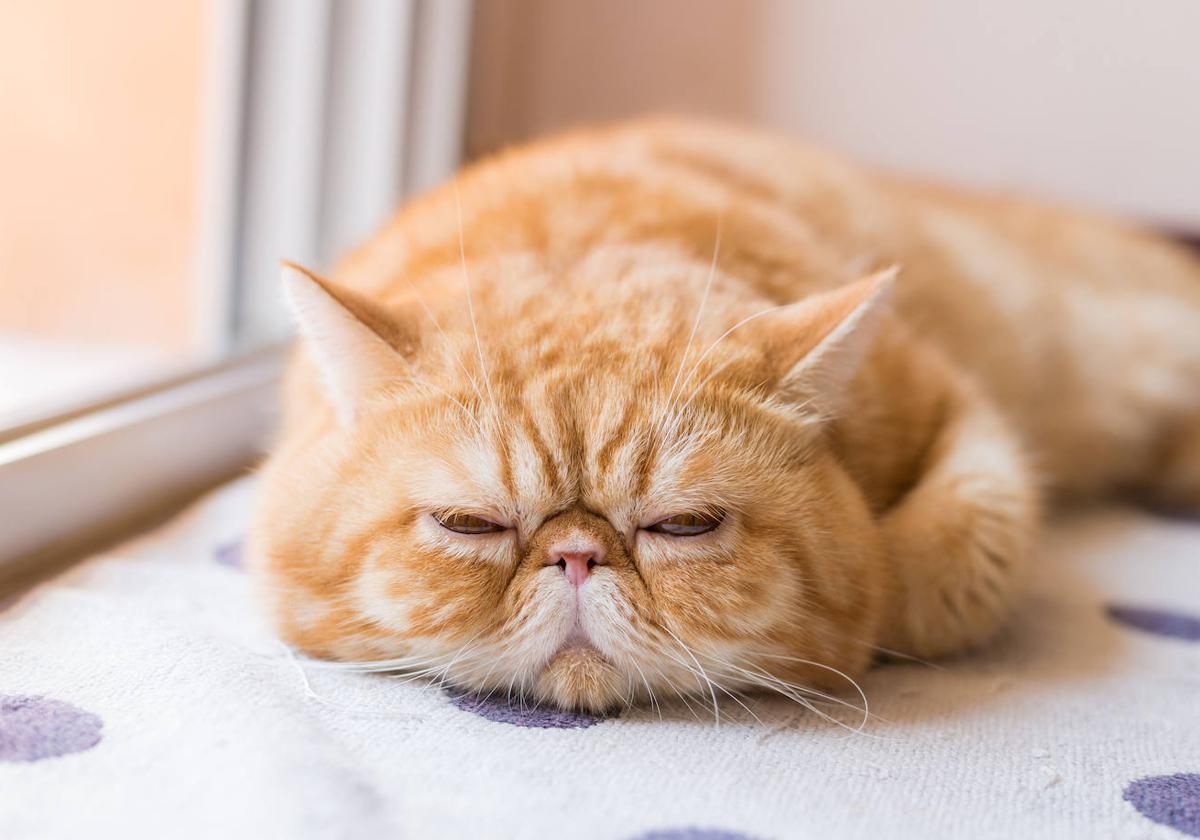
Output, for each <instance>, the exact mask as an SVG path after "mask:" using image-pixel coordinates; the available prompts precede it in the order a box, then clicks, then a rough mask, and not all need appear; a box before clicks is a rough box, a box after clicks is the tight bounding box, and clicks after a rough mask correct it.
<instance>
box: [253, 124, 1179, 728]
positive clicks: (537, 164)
mask: <svg viewBox="0 0 1200 840" xmlns="http://www.w3.org/2000/svg"><path fill="white" fill-rule="evenodd" d="M893 265H894V266H898V267H899V271H900V273H899V276H898V278H897V279H893V276H892V274H891V273H889V272H888V271H886V269H887V268H888V267H889V266H893ZM893 286H894V290H893ZM287 288H288V291H289V296H290V300H291V301H292V304H293V306H294V307H295V309H296V312H297V315H298V318H299V322H300V325H301V330H302V332H303V334H304V336H305V340H304V341H302V342H301V344H300V346H299V348H298V349H297V353H296V358H295V361H294V364H293V366H292V368H291V371H290V374H289V376H288V381H287V385H286V417H285V423H284V427H283V429H282V432H281V435H280V438H279V441H278V443H277V445H276V447H275V450H274V452H273V454H272V455H271V457H270V459H269V460H268V462H267V464H266V466H265V468H264V471H263V480H262V491H261V501H260V505H259V509H258V511H257V515H256V521H255V526H254V529H253V534H252V545H251V548H252V551H251V554H252V558H253V563H254V567H255V570H256V575H257V579H258V582H259V584H260V587H261V589H262V592H263V595H264V597H265V598H266V599H267V600H268V602H269V604H270V605H271V610H272V614H273V616H274V618H275V620H276V621H277V623H278V626H279V628H280V632H281V633H282V635H283V637H284V638H285V639H286V640H288V641H289V642H290V643H292V644H294V645H296V646H297V647H299V648H301V649H302V650H304V651H306V652H308V653H309V654H311V655H314V656H319V657H326V658H330V659H338V660H347V661H356V662H380V663H383V664H382V665H381V666H380V667H384V666H385V665H388V666H395V667H396V668H398V669H402V670H408V671H412V672H415V673H424V674H432V675H439V676H441V677H443V678H444V679H446V680H448V681H450V682H452V683H455V684H458V685H460V686H463V687H465V688H468V689H477V690H480V691H484V692H487V691H499V692H501V693H504V692H512V693H520V694H522V695H523V696H526V697H529V698H533V699H537V700H541V701H545V702H551V703H555V704H559V705H562V706H566V707H581V708H588V709H603V708H606V707H609V706H612V705H615V704H619V703H622V702H642V701H646V700H649V699H651V698H653V697H656V696H658V697H661V696H667V697H670V696H673V695H674V693H676V692H678V693H683V694H688V695H696V694H699V695H703V696H705V697H708V696H709V695H712V697H713V698H716V697H717V696H719V693H720V692H721V691H722V690H728V691H730V692H737V691H742V690H747V689H754V688H765V689H769V690H780V691H784V692H785V693H786V692H788V691H792V692H795V691H798V690H799V689H797V688H795V687H800V688H801V689H804V690H808V689H812V690H822V691H824V690H828V689H831V688H834V689H840V688H843V687H845V680H846V679H847V678H850V677H853V676H854V675H855V674H857V673H859V672H861V671H862V670H863V669H864V668H866V667H867V666H868V665H869V664H870V662H871V661H872V659H873V658H874V655H875V653H876V652H877V651H878V650H879V649H880V648H885V649H889V650H893V651H896V652H899V653H904V654H911V655H916V656H936V655H941V654H947V653H952V652H956V651H959V650H963V649H966V648H969V647H971V646H973V645H976V644H979V643H981V642H983V641H985V640H986V639H988V638H989V637H990V636H991V635H992V634H993V633H994V632H995V631H996V629H997V628H998V627H999V626H1000V625H1001V623H1002V621H1003V619H1004V617H1005V615H1006V614H1007V612H1008V610H1009V608H1010V606H1011V604H1012V603H1013V601H1014V599H1015V598H1016V597H1017V595H1018V594H1019V592H1020V585H1021V580H1022V578H1023V575H1024V571H1025V570H1026V568H1027V566H1028V563H1029V562H1030V557H1031V550H1032V547H1033V546H1034V541H1035V538H1036V528H1037V522H1038V520H1039V518H1040V513H1041V505H1042V501H1041V500H1042V499H1043V498H1046V499H1054V498H1060V497H1065V496H1091V495H1095V494H1098V493H1102V492H1110V491H1113V490H1117V489H1127V488H1134V489H1138V490H1141V491H1146V492H1152V493H1156V494H1158V495H1159V496H1160V497H1161V498H1163V499H1164V500H1166V501H1169V502H1172V503H1177V504H1181V505H1189V506H1194V505H1195V503H1196V502H1197V501H1200V436H1198V435H1197V430H1198V427H1200V424H1198V423H1197V422H1196V421H1197V417H1198V413H1197V406H1198V403H1200V389H1198V388H1197V387H1196V386H1197V383H1198V382H1200V376H1198V375H1197V374H1198V373H1200V329H1198V327H1200V270H1198V269H1197V266H1196V264H1195V263H1194V262H1192V261H1190V260H1189V259H1188V258H1187V257H1186V256H1185V255H1183V254H1182V253H1181V252H1179V251H1177V250H1175V249H1174V248H1173V247H1172V246H1170V245H1168V244H1166V243H1165V242H1163V241H1160V240H1158V239H1156V238H1154V237H1152V236H1149V235H1146V234H1143V233H1139V232H1137V231H1133V230H1129V229H1126V228H1123V227H1120V226H1118V225H1115V224H1113V223H1110V222H1107V221H1104V220H1097V219H1093V218H1090V217H1087V216H1084V215H1080V214H1077V213H1072V212H1068V211H1063V210H1058V209H1052V208H1047V207H1043V206H1041V205H1037V204H1034V203H1030V202H1025V201H1021V200H1015V199H1004V198H983V197H975V196H971V195H966V194H960V193H954V192H950V191H947V190H941V189H938V188H934V187H930V186H927V185H920V184H915V183H911V182H906V181H901V180H898V179H894V178H890V177H884V176H881V175H878V174H875V173H872V172H869V171H865V170H863V169H860V168H857V167H854V166H852V165H850V164H847V163H845V162H843V161H841V160H840V159H837V158H834V157H832V156H829V155H826V154H824V153H822V152H818V151H815V150H813V149H810V148H807V147H804V146H802V145H799V144H796V143H793V142H791V141H788V140H784V139H781V138H777V137H774V136H771V135H767V134H762V133H757V132H753V131H748V130H744V129H740V128H733V127H728V126H720V125H713V124H707V123H699V122H681V121H670V120H654V121H644V122H639V123H633V124H628V125H621V126H617V127H614V128H610V129H604V130H595V131H585V132H579V133H575V134H572V135H568V136H565V137H561V138H557V139H552V140H549V141H546V142H543V143H540V144H536V145H532V146H529V147H527V148H522V149H518V150H515V151H511V152H508V153H505V154H502V155H500V156H498V157H495V158H493V159H490V160H487V161H484V162H482V163H480V164H478V165H476V166H474V167H471V168H469V169H467V170H466V171H464V172H463V173H462V174H461V175H459V176H458V177H457V178H456V179H455V181H454V182H453V184H451V185H447V186H446V187H444V188H442V189H440V190H438V191H435V192H434V193H432V194H430V195H427V196H424V197H423V198H420V199H418V200H416V201H414V202H412V203H411V204H409V205H408V206H407V207H405V208H404V209H403V210H402V211H401V212H400V213H399V214H398V215H397V216H396V218H395V219H394V220H393V221H392V222H391V223H390V224H388V225H387V226H386V227H385V228H384V229H383V230H382V231H380V232H379V234H378V235H376V236H375V237H374V238H373V239H372V240H371V241H369V242H368V243H367V244H365V245H364V246H363V247H361V248H360V249H359V250H358V251H357V252H355V253H354V254H352V255H351V256H350V257H349V258H348V259H346V260H345V261H344V262H343V263H342V264H341V265H340V266H339V267H338V269H337V271H336V272H335V274H334V279H333V280H332V281H329V280H323V279H321V278H316V277H313V276H311V275H308V274H306V273H303V272H301V271H298V270H295V269H292V270H289V274H288V280H287ZM448 513H462V514H470V515H474V516H477V517H480V518H482V519H485V520H487V521H488V522H493V523H496V524H497V525H499V526H502V527H503V530H500V531H497V532H495V533H487V534H478V535H465V534H459V533H454V532H452V531H449V530H447V529H446V528H445V527H443V526H442V525H440V524H439V520H438V516H444V515H446V514H448ZM687 513H703V514H705V515H712V516H714V517H722V516H723V519H722V520H721V522H720V524H719V525H718V526H717V527H716V528H715V529H714V530H712V531H710V532H708V533H705V534H701V535H698V536H687V537H677V536H670V535H666V534H662V533H656V532H654V531H651V530H648V527H649V526H652V525H654V524H655V523H656V522H658V521H660V520H662V519H666V518H668V517H671V516H674V515H678V514H687ZM563 540H568V541H570V540H574V541H576V542H579V544H586V545H589V546H594V547H596V548H597V550H599V551H601V552H602V553H603V556H604V558H605V562H604V563H603V565H598V566H596V567H595V568H594V570H593V571H592V572H591V574H590V576H589V577H588V578H587V581H586V583H584V584H583V585H582V586H579V587H576V586H573V585H572V584H571V583H570V582H569V581H568V580H567V578H566V577H565V576H564V574H563V573H562V572H561V570H560V567H559V566H556V565H554V561H555V557H554V556H553V555H554V551H557V550H559V549H557V548H554V547H556V546H560V545H561V544H562V541H563ZM572 544H573V543H572ZM552 548H553V551H552ZM796 696H800V697H804V696H808V695H805V694H803V693H801V694H797V695H796Z"/></svg>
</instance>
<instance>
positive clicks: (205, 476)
mask: <svg viewBox="0 0 1200 840" xmlns="http://www.w3.org/2000/svg"><path fill="white" fill-rule="evenodd" d="M210 14H212V16H213V17H212V19H211V23H210V31H211V32H212V38H211V43H210V48H209V68H208V74H209V75H208V78H207V91H206V93H205V98H204V102H203V104H202V107H203V109H204V111H203V118H204V129H203V130H204V136H203V138H202V142H203V145H204V156H203V160H202V164H201V171H200V173H199V175H198V177H200V179H201V189H200V197H199V201H200V219H201V220H200V226H199V231H198V233H197V247H196V252H197V258H196V260H195V270H194V272H193V276H194V296H195V297H194V299H195V301H196V306H197V307H198V312H199V317H200V319H201V329H200V331H199V332H200V339H199V342H198V343H199V346H198V347H197V348H196V349H197V356H198V357H200V358H204V359H209V360H212V359H217V360H218V361H216V362H215V363H214V362H211V361H210V362H208V363H202V364H197V365H194V366H193V367H191V368H190V369H187V370H184V371H180V372H178V373H176V374H175V375H173V376H170V377H167V378H161V379H159V380H157V381H152V382H142V383H139V384H138V385H137V386H136V387H133V388H129V389H126V390H125V391H122V392H118V393H113V394H107V395H103V396H102V397H100V398H93V399H92V400H91V401H90V402H87V403H82V404H79V405H74V406H67V407H65V408H62V409H60V410H59V411H58V412H57V413H54V414H50V415H46V416H42V417H37V418H35V419H30V420H26V421H25V422H21V423H19V424H18V425H15V426H12V427H9V428H4V429H0V511H2V512H3V528H0V597H2V596H3V595H4V593H5V592H6V591H8V590H11V589H13V588H17V587H21V586H24V585H27V584H28V583H29V582H30V580H32V579H36V578H38V577H41V576H44V575H45V574H48V573H49V572H50V571H52V570H54V569H56V568H58V567H59V566H60V565H61V563H63V562H65V561H66V560H69V559H71V558H74V557H77V556H79V555H80V553H82V552H83V551H87V550H90V549H94V548H96V547H97V546H99V545H101V544H104V543H106V542H109V541H112V540H114V539H118V538H120V537H122V536H126V535H128V534H129V533H130V532H131V531H132V530H133V529H134V528H137V527H139V526H140V525H144V524H145V523H147V522H149V521H153V520H154V519H155V518H158V517H161V516H162V515H163V513H164V512H165V511H167V510H175V509H178V507H179V506H181V505H182V504H183V503H184V502H186V501H187V500H189V499H190V498H193V497H195V496H196V495H197V494H198V493H199V492H201V491H203V490H204V489H207V488H209V487H212V486H214V485H215V484H216V483H218V482H220V481H223V480H227V479H229V478H231V477H233V476H235V475H237V474H239V473H241V472H244V471H245V470H246V469H247V468H248V467H250V466H251V465H252V464H253V463H254V462H255V461H256V460H257V459H258V458H259V457H260V456H261V454H262V453H263V451H264V449H265V444H266V441H267V438H268V435H269V433H270V431H271V429H272V428H273V426H274V423H275V417H274V406H275V404H276V392H277V390H278V383H279V381H280V377H281V375H282V371H283V369H284V366H285V361H286V355H287V350H286V343H287V342H286V339H287V337H288V336H289V335H290V331H291V330H290V324H289V323H288V321H287V319H286V316H285V315H284V311H285V310H284V307H283V306H282V303H281V301H280V300H279V297H278V288H277V275H278V271H277V265H278V259H279V258H282V257H287V258H290V259H295V260H298V261H301V262H306V263H307V264H310V265H313V266H314V267H316V268H319V269H326V268H328V267H329V265H330V262H331V260H332V259H333V257H334V256H336V255H337V254H338V253H340V252H342V251H344V250H345V249H346V248H347V247H349V246H350V245H352V244H354V242H356V241H357V240H359V239H361V238H363V237H364V236H365V235H367V234H368V233H369V232H370V230H371V229H372V228H374V227H375V226H376V225H378V224H379V223H380V222H381V221H382V220H383V219H384V218H386V216H387V214H388V213H389V212H390V210H391V208H392V207H394V206H395V205H396V204H398V203H399V202H400V201H401V200H402V199H403V197H404V196H406V195H410V194H412V193H413V192H414V191H416V190H417V189H422V188H425V187H427V186H429V185H431V184H433V183H436V182H437V181H440V180H442V179H444V178H445V177H447V176H448V175H449V174H451V173H452V172H453V170H454V168H455V167H456V166H457V165H458V163H459V162H460V158H461V153H462V147H463V135H464V124H465V107H466V80H467V62H468V57H469V43H470V28H471V17H472V2H471V0H356V2H355V3H339V2H337V0H217V2H214V3H213V4H212V5H211V7H210ZM297 68H300V69H302V70H303V69H304V68H307V69H306V71H305V72H297ZM389 103H390V104H389ZM264 243H274V244H264ZM264 249H266V250H264ZM273 251H278V253H275V252H273ZM131 462H136V466H135V468H134V469H132V470H128V471H127V470H126V469H125V465H126V464H129V463H131Z"/></svg>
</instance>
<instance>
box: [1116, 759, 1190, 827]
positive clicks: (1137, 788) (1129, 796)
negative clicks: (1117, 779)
mask: <svg viewBox="0 0 1200 840" xmlns="http://www.w3.org/2000/svg"><path fill="white" fill-rule="evenodd" d="M1125 801H1126V802H1128V803H1130V804H1131V805H1133V807H1134V808H1137V809H1138V811H1140V812H1141V813H1142V816H1144V817H1147V818H1149V819H1152V820H1154V821H1155V822H1156V823H1162V824H1163V825H1169V826H1171V828H1174V829H1175V830H1177V831H1182V832H1183V833H1184V834H1190V835H1191V836H1192V837H1200V773H1175V774H1173V775H1171V776H1147V777H1146V778H1144V779H1138V780H1136V781H1134V782H1130V783H1129V787H1127V788H1125Z"/></svg>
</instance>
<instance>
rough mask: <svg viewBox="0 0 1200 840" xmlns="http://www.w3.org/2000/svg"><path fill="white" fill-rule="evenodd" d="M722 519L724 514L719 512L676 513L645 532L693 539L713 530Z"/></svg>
mask: <svg viewBox="0 0 1200 840" xmlns="http://www.w3.org/2000/svg"><path fill="white" fill-rule="evenodd" d="M724 519H725V514H724V513H721V512H717V513H699V512H696V511H693V512H690V513H677V514H675V515H674V516H669V517H667V518H666V519H660V520H659V521H658V522H655V523H654V524H653V525H651V526H649V527H648V528H646V530H647V531H650V532H651V533H655V534H666V535H668V536H671V537H695V536H699V535H700V534H706V533H708V532H709V531H711V530H713V529H714V528H716V527H717V526H718V525H720V524H721V522H722V521H723V520H724Z"/></svg>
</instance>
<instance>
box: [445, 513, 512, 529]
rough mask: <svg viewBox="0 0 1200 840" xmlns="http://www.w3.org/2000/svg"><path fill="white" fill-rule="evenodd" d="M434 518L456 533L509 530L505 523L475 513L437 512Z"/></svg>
mask: <svg viewBox="0 0 1200 840" xmlns="http://www.w3.org/2000/svg"><path fill="white" fill-rule="evenodd" d="M433 518H434V519H436V520H437V521H438V524H439V525H441V526H442V527H443V528H445V529H446V530H447V531H453V532H454V533H456V534H496V533H499V532H500V531H504V530H507V529H506V528H505V527H504V526H503V525H497V524H496V523H495V522H492V521H490V520H488V519H484V518H483V517H482V516H476V515H474V514H473V513H453V512H447V513H435V514H434V515H433Z"/></svg>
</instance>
